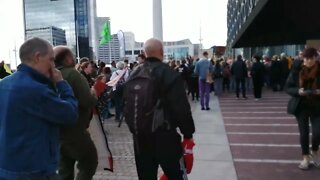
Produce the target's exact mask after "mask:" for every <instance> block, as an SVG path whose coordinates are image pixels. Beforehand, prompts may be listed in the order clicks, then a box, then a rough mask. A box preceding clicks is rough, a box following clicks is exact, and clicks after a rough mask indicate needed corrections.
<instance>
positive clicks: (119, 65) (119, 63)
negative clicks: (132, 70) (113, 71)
mask: <svg viewBox="0 0 320 180" xmlns="http://www.w3.org/2000/svg"><path fill="white" fill-rule="evenodd" d="M124 66H125V64H124V62H123V61H119V62H117V64H116V67H117V69H120V70H123V69H124Z"/></svg>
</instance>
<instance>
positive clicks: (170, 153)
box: [124, 39, 195, 180]
mask: <svg viewBox="0 0 320 180" xmlns="http://www.w3.org/2000/svg"><path fill="white" fill-rule="evenodd" d="M144 52H145V54H146V59H145V62H144V63H143V64H141V65H139V66H138V67H137V68H136V69H135V70H134V71H133V72H132V74H131V75H130V77H129V79H128V81H127V83H126V88H125V93H126V95H125V97H124V98H125V102H126V108H127V112H126V121H127V124H128V126H129V128H130V130H131V132H132V133H133V139H134V150H135V160H136V166H137V171H138V176H139V179H140V180H156V179H157V172H158V166H159V165H160V166H161V167H162V169H163V171H164V172H165V174H166V175H167V177H168V178H169V179H172V180H185V179H187V176H186V171H185V167H184V163H183V149H182V146H181V136H180V134H178V133H177V130H176V128H179V129H180V132H181V133H182V134H183V136H184V143H186V142H189V143H191V144H193V140H192V135H193V133H194V132H195V127H194V122H193V118H192V114H191V110H190V105H189V102H188V100H187V96H186V92H185V89H184V84H183V81H182V79H181V78H180V75H179V73H177V72H175V71H174V70H172V69H171V68H170V67H169V66H168V65H166V64H164V63H162V61H163V57H164V54H163V45H162V42H161V41H159V40H157V39H149V40H148V41H146V42H145V45H144ZM145 72H150V74H148V75H150V76H151V77H150V78H151V79H152V81H154V82H153V83H152V84H153V85H154V86H153V87H152V88H151V87H150V86H147V85H146V84H143V82H145V81H140V82H141V83H140V84H139V81H135V80H136V79H139V78H140V77H141V74H143V73H145ZM134 83H136V84H134ZM130 84H132V85H133V86H131V87H132V89H129V88H130ZM143 85H145V86H146V87H142V88H141V89H144V90H146V91H150V90H151V89H153V90H154V91H155V92H157V93H155V92H152V93H151V94H161V96H159V97H157V98H156V99H155V98H153V97H151V98H153V99H155V101H156V102H159V101H160V102H161V104H164V105H159V106H158V104H157V105H155V104H152V105H151V109H153V110H151V111H152V113H153V116H151V117H150V116H148V115H146V114H149V113H150V112H148V113H146V112H143V111H144V109H143V108H141V109H140V108H139V107H144V106H143V105H140V103H139V102H145V101H148V100H149V99H151V98H147V99H144V98H145V97H143V96H148V94H149V93H148V92H142V93H141V91H144V90H136V89H137V88H138V89H140V87H141V86H143ZM145 88H146V89H145ZM135 90H136V93H137V94H134V91H135ZM132 97H135V98H132ZM141 99H142V100H141ZM137 101H139V102H137ZM155 101H152V102H155ZM142 104H144V103H142ZM134 106H135V107H134ZM152 107H157V108H156V109H157V110H154V108H152ZM132 109H136V110H135V111H131V110H132ZM158 109H161V110H158ZM155 111H157V112H159V111H160V112H161V111H162V113H163V114H164V116H157V113H155ZM137 112H138V113H137ZM139 112H141V113H139ZM139 114H140V115H139ZM141 114H142V115H141ZM148 118H151V121H152V122H153V123H152V124H153V126H152V128H150V129H152V130H150V132H149V129H143V128H139V127H138V126H139V125H140V124H143V123H146V124H147V123H148V122H149V121H147V120H145V119H148ZM152 118H153V119H152ZM155 119H157V120H155ZM134 121H135V123H134ZM155 121H157V122H155ZM159 122H161V123H159ZM154 124H157V125H158V126H156V127H155V126H154ZM134 129H135V130H136V131H135V130H134Z"/></svg>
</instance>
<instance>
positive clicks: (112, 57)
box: [98, 34, 121, 64]
mask: <svg viewBox="0 0 320 180" xmlns="http://www.w3.org/2000/svg"><path fill="white" fill-rule="evenodd" d="M99 40H101V38H100V39H99ZM98 54H99V56H98V60H99V61H102V62H105V63H108V64H110V63H111V62H112V61H119V60H121V58H120V44H119V39H118V35H117V34H113V35H112V39H111V41H110V42H109V43H108V44H106V45H103V46H100V47H99V51H98Z"/></svg>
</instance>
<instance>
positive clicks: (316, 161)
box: [311, 152, 320, 167]
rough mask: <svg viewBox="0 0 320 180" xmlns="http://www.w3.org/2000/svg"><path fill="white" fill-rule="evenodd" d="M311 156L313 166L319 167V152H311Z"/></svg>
mask: <svg viewBox="0 0 320 180" xmlns="http://www.w3.org/2000/svg"><path fill="white" fill-rule="evenodd" d="M311 158H312V161H313V164H314V166H316V167H320V155H319V153H317V152H316V153H315V152H312V153H311Z"/></svg>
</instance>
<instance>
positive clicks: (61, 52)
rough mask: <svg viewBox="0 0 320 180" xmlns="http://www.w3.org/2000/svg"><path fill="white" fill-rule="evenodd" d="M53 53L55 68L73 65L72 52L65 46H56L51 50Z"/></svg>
mask: <svg viewBox="0 0 320 180" xmlns="http://www.w3.org/2000/svg"><path fill="white" fill-rule="evenodd" d="M53 52H54V63H55V64H56V66H65V65H67V66H69V65H74V59H73V54H72V51H71V49H70V48H68V47H67V46H56V47H54V48H53Z"/></svg>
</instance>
